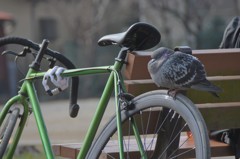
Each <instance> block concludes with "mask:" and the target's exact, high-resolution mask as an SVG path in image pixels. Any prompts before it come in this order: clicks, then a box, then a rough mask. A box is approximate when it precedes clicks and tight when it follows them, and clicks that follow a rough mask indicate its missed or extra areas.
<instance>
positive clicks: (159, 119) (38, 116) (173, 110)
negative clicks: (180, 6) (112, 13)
mask: <svg viewBox="0 0 240 159" xmlns="http://www.w3.org/2000/svg"><path fill="white" fill-rule="evenodd" d="M160 38H161V36H160V33H159V32H158V31H157V29H156V28H155V27H153V26H151V25H149V24H146V23H136V24H133V25H132V26H131V27H129V28H128V29H127V30H126V31H125V32H122V33H118V34H111V35H107V36H104V37H102V38H101V39H100V40H99V45H100V46H107V45H118V46H120V47H121V50H120V51H119V54H118V56H117V58H115V62H114V64H113V65H111V66H99V67H90V68H75V66H74V65H73V64H72V63H71V61H69V60H68V59H67V58H66V57H65V56H63V55H62V54H60V53H58V52H56V51H53V50H50V49H49V48H48V47H47V46H48V41H47V40H44V41H43V42H42V44H40V45H39V44H36V43H34V42H32V41H29V40H27V39H23V38H19V37H4V38H1V39H0V46H4V45H8V44H16V45H22V46H24V49H23V51H22V52H20V53H15V52H11V51H6V52H5V53H6V54H7V53H11V54H14V55H16V56H22V57H24V56H25V55H26V54H34V56H35V59H34V61H33V62H32V64H31V65H30V66H29V70H28V72H27V74H26V76H25V78H24V80H23V82H22V84H21V87H20V89H19V92H18V94H17V95H16V96H14V97H12V98H11V99H9V100H8V102H7V103H6V104H5V105H4V107H3V108H2V110H1V112H0V158H3V156H4V157H6V158H7V159H9V158H12V157H13V154H14V151H15V149H16V147H17V144H18V141H19V139H20V137H21V133H22V131H23V129H24V126H25V123H26V121H27V118H28V117H29V115H30V114H31V113H33V114H34V117H35V120H36V124H37V127H38V131H39V135H40V138H41V141H42V145H43V148H44V152H45V155H46V158H49V159H50V158H54V154H53V151H52V148H51V142H50V139H49V137H48V132H47V128H46V126H45V123H44V119H43V116H42V113H41V109H40V104H39V101H38V95H37V94H36V90H35V87H34V84H35V82H36V81H37V80H38V79H43V77H44V75H45V74H46V72H43V71H41V61H42V59H43V58H44V59H47V60H48V61H49V62H50V64H49V68H53V66H54V65H55V64H56V61H59V62H60V63H62V64H63V65H64V66H65V67H66V68H67V70H64V71H63V72H62V73H61V77H63V78H71V81H72V82H71V90H70V95H71V96H70V107H69V110H70V116H71V117H75V116H77V114H78V109H79V106H78V104H77V102H76V101H77V93H78V84H79V82H78V78H79V76H81V75H91V74H102V73H106V74H109V78H108V80H107V83H106V86H105V89H104V91H103V93H102V96H101V98H100V100H99V104H98V107H97V109H96V112H95V115H94V117H93V119H92V121H91V123H90V126H89V129H88V131H87V133H86V136H85V138H84V141H83V145H82V147H81V148H80V152H79V154H78V159H85V158H89V159H95V158H99V157H101V156H102V155H103V154H104V155H105V156H106V157H107V158H121V159H123V158H134V159H136V158H144V159H146V158H152V159H156V158H164V159H165V158H184V155H186V154H189V153H190V154H191V155H192V156H193V158H197V159H208V158H210V148H209V139H208V133H207V129H206V125H205V123H204V120H203V118H202V116H201V114H200V112H199V111H198V109H197V108H196V107H195V106H194V104H193V103H192V102H191V101H190V100H189V99H188V98H187V97H185V96H183V95H181V94H178V95H177V96H176V99H173V98H172V97H170V96H168V95H167V91H164V90H156V91H152V92H146V93H144V94H142V95H140V96H137V97H133V96H132V95H131V94H128V93H127V92H126V90H125V87H124V82H123V77H122V75H121V70H122V68H123V66H124V64H125V63H126V62H125V59H126V57H127V55H128V54H130V53H132V51H138V50H146V49H150V48H152V47H154V46H155V45H157V44H158V43H159V41H160ZM34 51H35V53H34ZM36 51H37V54H36ZM58 89H59V88H58ZM113 91H114V94H115V95H114V96H115V103H116V104H115V107H116V114H115V115H114V116H113V118H112V119H111V120H110V121H109V122H108V123H107V124H106V126H105V127H104V128H103V129H102V131H101V132H100V133H99V134H98V135H96V134H97V133H96V132H97V130H98V127H99V124H100V121H101V119H102V116H103V114H104V111H105V109H106V107H107V105H108V101H109V99H110V97H111V95H112V92H113ZM53 92H54V91H53V90H49V91H48V93H49V94H50V95H52V94H53ZM15 103H19V104H20V105H21V106H15ZM186 131H191V134H192V136H191V137H189V136H187V135H185V134H186ZM112 140H117V141H118V152H119V153H117V154H114V155H111V154H108V153H107V149H108V145H109V144H110V143H111V141H112ZM188 140H193V141H194V145H195V146H194V147H191V148H185V147H184V145H185V143H186V142H187V141H188ZM9 141H11V142H9ZM132 143H136V144H137V147H134V148H133V147H132V146H131V145H132ZM133 152H134V153H133Z"/></svg>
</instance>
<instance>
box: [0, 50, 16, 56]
mask: <svg viewBox="0 0 240 159" xmlns="http://www.w3.org/2000/svg"><path fill="white" fill-rule="evenodd" d="M7 54H10V55H14V56H18V54H17V53H16V52H13V51H10V50H6V51H3V52H2V55H7Z"/></svg>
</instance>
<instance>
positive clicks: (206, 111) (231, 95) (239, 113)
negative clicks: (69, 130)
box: [53, 49, 240, 158]
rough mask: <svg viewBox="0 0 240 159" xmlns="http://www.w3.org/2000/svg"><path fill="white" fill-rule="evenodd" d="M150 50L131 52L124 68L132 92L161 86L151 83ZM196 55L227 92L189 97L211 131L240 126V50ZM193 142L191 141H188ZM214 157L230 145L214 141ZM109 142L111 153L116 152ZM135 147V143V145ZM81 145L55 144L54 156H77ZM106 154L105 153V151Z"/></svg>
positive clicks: (196, 93)
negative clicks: (216, 95)
mask: <svg viewBox="0 0 240 159" xmlns="http://www.w3.org/2000/svg"><path fill="white" fill-rule="evenodd" d="M150 54H151V53H150V52H149V53H146V52H135V53H134V54H129V56H128V58H127V61H128V64H127V66H126V70H125V77H126V80H125V84H126V86H127V90H128V92H129V93H131V94H133V95H135V96H137V95H139V94H141V93H144V92H147V91H151V90H155V89H161V88H157V87H156V85H155V84H154V83H153V82H152V80H151V78H150V75H149V73H148V71H147V63H148V61H149V60H150ZM193 55H194V56H196V57H198V58H199V60H201V61H202V63H203V64H204V65H205V68H206V71H207V74H208V79H209V80H210V81H212V82H213V83H214V84H216V85H218V86H220V87H221V88H222V89H223V90H224V92H223V93H221V94H220V98H215V97H213V96H212V95H211V94H209V93H206V92H200V91H195V90H189V91H188V92H187V96H188V97H189V98H190V99H191V100H192V101H193V102H194V103H195V104H196V106H197V107H198V108H199V109H200V111H201V113H202V115H203V117H204V119H205V122H206V124H207V127H208V129H209V130H221V129H229V128H240V122H239V121H240V49H211V50H193ZM188 144H190V145H191V143H188ZM210 144H211V153H212V154H211V156H212V157H218V156H232V155H233V152H232V151H231V149H230V146H229V145H228V144H225V143H222V142H218V141H214V140H211V141H210ZM114 145H117V143H115V144H114V142H113V145H110V147H111V149H109V153H117V152H114V149H113V147H114ZM133 147H134V145H133ZM79 148H80V144H73V143H70V144H59V145H54V146H53V150H54V153H55V155H57V156H63V157H68V158H76V156H77V154H78V152H79ZM103 155H104V154H103Z"/></svg>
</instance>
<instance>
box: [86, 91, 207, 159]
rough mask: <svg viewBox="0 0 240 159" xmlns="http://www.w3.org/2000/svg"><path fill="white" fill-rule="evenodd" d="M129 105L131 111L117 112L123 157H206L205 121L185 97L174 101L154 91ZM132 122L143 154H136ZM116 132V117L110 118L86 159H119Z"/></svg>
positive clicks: (201, 158) (179, 96) (129, 158)
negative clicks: (135, 125) (121, 129)
mask: <svg viewBox="0 0 240 159" xmlns="http://www.w3.org/2000/svg"><path fill="white" fill-rule="evenodd" d="M132 102H133V104H134V106H135V108H134V109H132V110H126V109H124V110H122V113H121V115H122V122H123V136H124V137H123V140H124V141H123V144H124V151H125V152H124V156H125V158H128V159H132V158H133V159H136V158H151V159H159V158H161V159H166V158H187V156H188V157H190V158H197V159H208V158H210V147H209V138H208V132H207V128H206V125H205V122H204V120H203V118H202V116H201V114H200V112H199V110H198V109H197V108H196V107H195V106H194V104H193V103H192V102H191V101H190V100H189V99H188V98H187V97H185V96H183V95H181V94H178V95H177V96H176V99H175V100H174V99H173V98H172V97H169V96H168V95H167V92H166V91H163V90H158V91H152V92H147V93H145V94H142V95H140V96H138V97H136V98H134V99H133V100H132ZM132 119H134V121H135V122H136V123H137V126H138V131H139V133H140V134H141V136H140V137H141V141H142V145H143V148H144V155H141V154H140V153H139V149H138V146H137V144H136V139H135V137H134V136H133V130H132V126H131V124H130V123H131V122H130V121H131V120H132ZM126 129H127V130H126ZM116 130H117V127H116V117H113V118H112V120H111V121H109V123H108V124H106V126H105V128H104V129H103V131H102V132H101V133H100V134H99V136H98V137H97V138H96V140H95V142H94V143H93V144H92V146H91V148H90V150H89V152H88V156H87V157H88V158H89V159H90V158H91V159H92V158H119V155H118V144H116V142H117V137H115V136H117V132H116ZM187 132H191V135H187V134H188V133H187ZM189 143H191V144H190V145H191V146H188V145H189ZM116 145H117V146H116ZM143 156H145V157H143Z"/></svg>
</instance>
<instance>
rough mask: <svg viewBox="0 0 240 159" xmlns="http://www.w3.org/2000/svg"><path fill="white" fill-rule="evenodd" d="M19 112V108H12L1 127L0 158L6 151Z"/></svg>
mask: <svg viewBox="0 0 240 159" xmlns="http://www.w3.org/2000/svg"><path fill="white" fill-rule="evenodd" d="M19 112H20V109H19V108H14V109H13V110H12V111H11V112H10V113H9V115H8V117H7V120H6V122H5V123H4V124H3V126H2V127H1V129H0V158H2V157H3V155H4V153H5V151H6V149H7V146H8V143H9V141H10V138H11V135H12V133H13V130H14V127H15V125H16V122H17V119H18V117H19Z"/></svg>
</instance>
